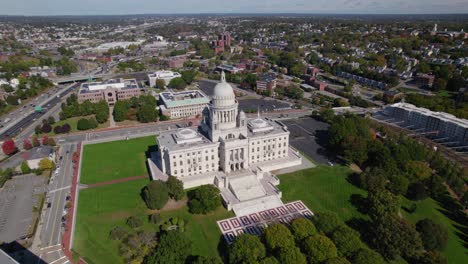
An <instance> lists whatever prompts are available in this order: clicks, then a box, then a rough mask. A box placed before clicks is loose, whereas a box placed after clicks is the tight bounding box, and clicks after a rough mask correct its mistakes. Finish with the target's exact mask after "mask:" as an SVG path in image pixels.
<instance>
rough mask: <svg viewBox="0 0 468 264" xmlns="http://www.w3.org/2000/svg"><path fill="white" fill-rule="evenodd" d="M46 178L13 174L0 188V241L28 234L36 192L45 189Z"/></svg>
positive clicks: (36, 198)
mask: <svg viewBox="0 0 468 264" xmlns="http://www.w3.org/2000/svg"><path fill="white" fill-rule="evenodd" d="M46 182H47V179H46V178H44V177H40V176H36V175H32V174H29V175H24V176H15V177H13V179H12V180H9V181H8V182H6V183H5V186H4V187H3V188H2V189H1V190H0V241H4V242H7V243H8V242H12V241H14V240H17V239H21V238H24V237H25V236H27V235H28V234H29V231H30V228H31V227H32V224H33V223H32V221H33V207H34V206H38V202H39V196H38V194H41V193H44V192H45V191H46V186H45V184H46Z"/></svg>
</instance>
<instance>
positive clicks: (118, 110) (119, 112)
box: [113, 100, 130, 122]
mask: <svg viewBox="0 0 468 264" xmlns="http://www.w3.org/2000/svg"><path fill="white" fill-rule="evenodd" d="M129 108H130V105H129V101H127V100H120V101H117V102H116V103H115V105H114V113H113V114H114V120H115V121H116V122H121V121H124V120H125V118H126V114H127V111H128V109H129Z"/></svg>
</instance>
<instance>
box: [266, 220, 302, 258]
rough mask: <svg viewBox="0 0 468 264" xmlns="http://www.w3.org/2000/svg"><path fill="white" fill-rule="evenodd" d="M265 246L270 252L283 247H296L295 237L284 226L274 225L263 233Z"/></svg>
mask: <svg viewBox="0 0 468 264" xmlns="http://www.w3.org/2000/svg"><path fill="white" fill-rule="evenodd" d="M263 236H264V239H265V245H266V247H267V249H268V251H270V252H274V251H276V250H277V249H279V248H283V247H294V246H295V243H294V236H293V235H292V234H291V231H289V229H288V228H287V227H286V226H285V225H283V224H273V225H270V226H268V227H267V228H265V230H264V233H263Z"/></svg>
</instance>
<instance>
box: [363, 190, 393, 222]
mask: <svg viewBox="0 0 468 264" xmlns="http://www.w3.org/2000/svg"><path fill="white" fill-rule="evenodd" d="M367 203H368V214H369V216H370V217H371V219H373V220H377V219H382V218H385V217H388V216H391V215H395V214H396V213H397V212H398V210H399V208H400V204H399V199H398V197H397V196H395V195H393V194H392V193H390V192H389V191H386V190H382V191H375V192H369V194H368V195H367Z"/></svg>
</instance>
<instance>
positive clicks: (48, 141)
mask: <svg viewBox="0 0 468 264" xmlns="http://www.w3.org/2000/svg"><path fill="white" fill-rule="evenodd" d="M47 145H49V146H52V147H54V146H56V145H57V144H56V143H55V140H54V139H53V138H49V139H48V140H47Z"/></svg>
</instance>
